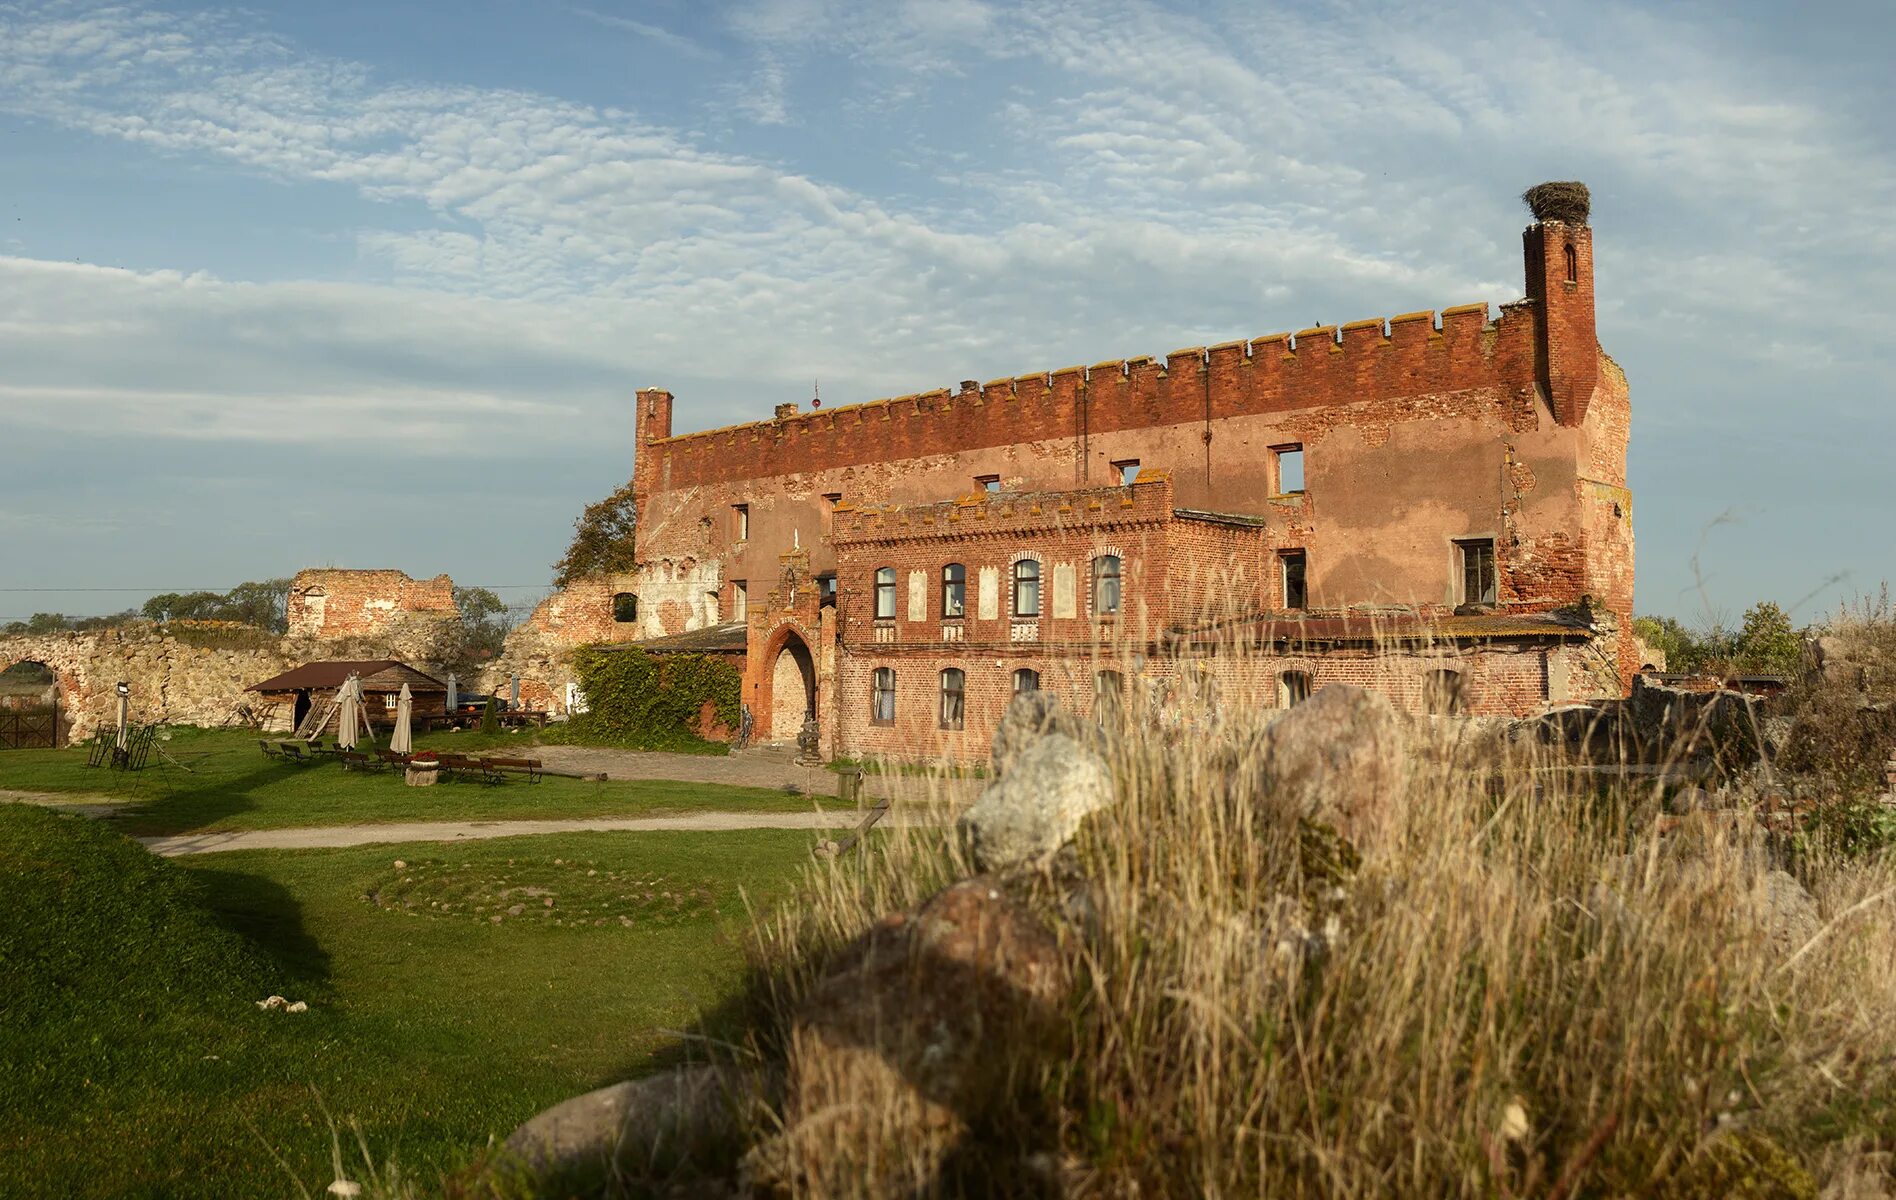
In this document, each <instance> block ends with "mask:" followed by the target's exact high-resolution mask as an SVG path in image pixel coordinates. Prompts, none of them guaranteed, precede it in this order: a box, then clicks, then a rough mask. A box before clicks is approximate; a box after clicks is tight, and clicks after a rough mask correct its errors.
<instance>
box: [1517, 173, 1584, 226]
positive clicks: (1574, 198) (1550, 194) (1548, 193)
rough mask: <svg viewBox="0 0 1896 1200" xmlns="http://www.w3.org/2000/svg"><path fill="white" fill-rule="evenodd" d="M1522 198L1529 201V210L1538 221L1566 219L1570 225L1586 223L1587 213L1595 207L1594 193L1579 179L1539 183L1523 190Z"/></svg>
mask: <svg viewBox="0 0 1896 1200" xmlns="http://www.w3.org/2000/svg"><path fill="white" fill-rule="evenodd" d="M1521 199H1523V200H1525V201H1527V207H1528V211H1530V212H1532V213H1533V214H1534V219H1535V220H1536V221H1565V222H1567V223H1568V224H1570V225H1585V224H1586V223H1587V215H1588V214H1589V213H1590V212H1591V211H1592V209H1593V196H1592V193H1590V192H1588V191H1587V185H1586V184H1584V183H1581V182H1580V181H1579V180H1577V179H1568V180H1562V181H1558V182H1554V183H1537V184H1535V185H1534V186H1533V187H1531V188H1528V189H1527V190H1526V191H1525V192H1522V193H1521Z"/></svg>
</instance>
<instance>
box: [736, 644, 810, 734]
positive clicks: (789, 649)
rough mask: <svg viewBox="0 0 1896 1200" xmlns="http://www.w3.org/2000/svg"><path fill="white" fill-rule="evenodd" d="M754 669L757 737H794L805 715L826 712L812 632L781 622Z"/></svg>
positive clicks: (753, 684) (752, 692)
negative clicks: (823, 710)
mask: <svg viewBox="0 0 1896 1200" xmlns="http://www.w3.org/2000/svg"><path fill="white" fill-rule="evenodd" d="M752 670H753V677H752V686H751V720H752V722H753V723H754V726H755V729H756V735H755V736H756V737H757V740H759V741H765V742H789V741H794V740H795V739H796V736H797V733H798V732H799V731H800V730H801V729H802V728H803V720H804V718H805V716H815V715H817V714H818V713H820V712H822V708H821V707H820V704H819V700H818V695H817V670H816V655H815V652H814V650H813V649H812V648H811V645H810V639H809V635H808V634H807V633H806V632H805V631H804V630H802V629H801V628H799V627H797V626H796V625H793V624H789V623H786V624H783V625H779V626H778V627H777V628H776V629H774V630H772V631H771V634H770V637H769V638H768V639H766V640H765V642H764V651H763V653H762V654H760V655H759V656H758V657H757V658H756V659H755V660H754V664H753V667H752ZM818 719H819V721H820V720H821V718H820V717H819V718H818Z"/></svg>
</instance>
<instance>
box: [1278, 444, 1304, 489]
mask: <svg viewBox="0 0 1896 1200" xmlns="http://www.w3.org/2000/svg"><path fill="white" fill-rule="evenodd" d="M1271 463H1272V465H1273V466H1274V468H1275V471H1276V480H1277V494H1278V495H1280V496H1289V495H1292V494H1294V493H1297V492H1301V491H1303V490H1304V448H1303V446H1302V444H1301V443H1297V442H1292V443H1291V444H1289V445H1287V446H1272V447H1271Z"/></svg>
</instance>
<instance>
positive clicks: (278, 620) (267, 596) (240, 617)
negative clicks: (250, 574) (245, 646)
mask: <svg viewBox="0 0 1896 1200" xmlns="http://www.w3.org/2000/svg"><path fill="white" fill-rule="evenodd" d="M289 599H290V581H289V580H287V579H262V580H255V581H252V582H248V583H240V584H238V585H237V586H236V587H234V588H232V589H230V591H229V592H228V593H226V594H225V596H224V613H223V616H222V617H220V618H219V619H220V620H225V621H242V622H243V623H244V624H246V625H255V626H256V627H257V628H258V629H267V630H269V631H270V632H271V633H288V632H289V629H290V614H289Z"/></svg>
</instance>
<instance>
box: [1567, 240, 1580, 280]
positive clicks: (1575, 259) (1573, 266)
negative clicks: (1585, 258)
mask: <svg viewBox="0 0 1896 1200" xmlns="http://www.w3.org/2000/svg"><path fill="white" fill-rule="evenodd" d="M1567 282H1568V283H1579V282H1580V256H1579V255H1577V254H1575V253H1574V252H1573V243H1572V242H1568V243H1567Z"/></svg>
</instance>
